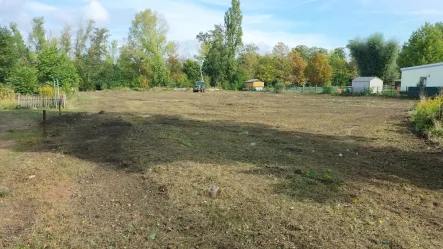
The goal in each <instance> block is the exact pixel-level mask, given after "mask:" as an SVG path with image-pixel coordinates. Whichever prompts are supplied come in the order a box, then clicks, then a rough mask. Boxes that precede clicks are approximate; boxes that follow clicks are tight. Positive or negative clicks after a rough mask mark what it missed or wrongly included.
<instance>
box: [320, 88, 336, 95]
mask: <svg viewBox="0 0 443 249" xmlns="http://www.w3.org/2000/svg"><path fill="white" fill-rule="evenodd" d="M333 91H334V88H333V87H332V86H324V87H323V90H322V93H323V94H332V92H333Z"/></svg>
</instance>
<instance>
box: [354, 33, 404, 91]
mask: <svg viewBox="0 0 443 249" xmlns="http://www.w3.org/2000/svg"><path fill="white" fill-rule="evenodd" d="M348 48H349V50H350V51H351V56H352V57H354V58H355V61H356V63H357V65H358V69H359V72H360V75H361V76H377V77H379V78H381V79H383V81H385V83H390V82H393V81H394V80H396V79H397V78H398V66H397V57H398V50H399V48H398V44H397V42H396V41H395V40H389V41H385V39H384V37H383V35H382V34H373V35H371V36H369V37H368V38H366V39H355V40H351V41H350V42H349V44H348Z"/></svg>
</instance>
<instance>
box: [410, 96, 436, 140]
mask: <svg viewBox="0 0 443 249" xmlns="http://www.w3.org/2000/svg"><path fill="white" fill-rule="evenodd" d="M442 115H443V95H441V94H440V95H439V96H437V97H435V98H426V97H424V96H422V97H421V98H420V102H418V103H417V104H416V105H415V107H414V109H413V110H412V112H411V118H412V121H413V123H414V128H415V130H416V131H418V132H422V133H425V134H427V135H428V136H429V138H430V139H436V138H443V127H442Z"/></svg>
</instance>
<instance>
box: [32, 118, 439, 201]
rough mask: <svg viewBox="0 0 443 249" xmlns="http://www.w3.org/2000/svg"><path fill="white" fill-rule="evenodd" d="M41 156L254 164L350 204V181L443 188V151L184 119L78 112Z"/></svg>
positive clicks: (286, 189) (283, 182)
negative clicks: (52, 153)
mask: <svg viewBox="0 0 443 249" xmlns="http://www.w3.org/2000/svg"><path fill="white" fill-rule="evenodd" d="M48 133H49V137H48V138H47V139H45V142H44V144H43V145H41V146H39V147H38V148H34V149H36V150H39V151H59V152H62V153H65V154H69V155H72V156H75V157H77V158H79V159H82V160H88V161H92V162H95V163H98V164H100V165H102V166H104V167H111V168H114V169H117V170H125V171H135V172H139V171H145V170H146V169H148V168H150V167H153V166H156V165H158V164H167V163H173V162H177V161H193V162H198V163H208V164H221V165H223V164H230V163H231V164H232V163H239V162H240V163H248V164H252V165H254V166H256V169H254V170H250V171H247V172H244V173H247V174H260V175H271V176H274V177H276V178H278V179H280V183H278V184H276V185H275V191H276V192H277V193H279V194H286V195H289V196H293V197H296V198H298V199H302V200H304V199H309V200H314V201H316V202H320V203H323V202H326V201H329V200H337V199H343V198H349V196H352V193H349V192H346V191H345V190H342V189H341V188H340V186H341V184H342V182H343V181H372V180H374V179H376V180H385V181H391V182H399V183H405V182H406V183H410V184H413V185H416V186H418V187H422V188H428V189H442V188H443V181H442V179H443V167H442V165H443V157H442V154H441V153H437V152H417V151H404V150H401V149H398V148H393V147H373V146H371V141H372V140H370V139H368V138H364V137H357V136H345V137H340V136H327V135H320V134H310V133H303V132H295V131H283V130H279V129H276V128H273V127H270V126H266V125H262V124H251V123H240V122H232V121H219V120H217V121H199V120H190V119H184V118H181V117H178V116H168V115H155V116H144V117H142V116H136V115H133V114H127V113H102V114H87V113H76V114H68V115H63V116H60V117H54V118H51V119H50V120H49V121H48Z"/></svg>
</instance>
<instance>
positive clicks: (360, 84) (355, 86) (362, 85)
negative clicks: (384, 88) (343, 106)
mask: <svg viewBox="0 0 443 249" xmlns="http://www.w3.org/2000/svg"><path fill="white" fill-rule="evenodd" d="M369 83H370V82H369V81H352V92H354V93H360V92H364V91H365V90H366V89H368V88H369Z"/></svg>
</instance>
